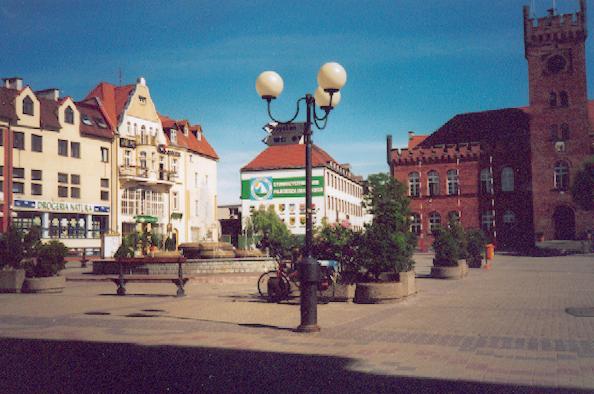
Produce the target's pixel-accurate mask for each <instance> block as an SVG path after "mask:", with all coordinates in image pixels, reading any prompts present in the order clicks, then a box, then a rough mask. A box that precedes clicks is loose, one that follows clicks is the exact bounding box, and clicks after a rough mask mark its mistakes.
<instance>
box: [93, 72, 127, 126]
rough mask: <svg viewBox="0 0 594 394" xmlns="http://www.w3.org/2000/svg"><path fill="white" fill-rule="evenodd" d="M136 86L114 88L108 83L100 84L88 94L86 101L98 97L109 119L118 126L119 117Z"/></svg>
mask: <svg viewBox="0 0 594 394" xmlns="http://www.w3.org/2000/svg"><path fill="white" fill-rule="evenodd" d="M134 86H135V85H125V86H114V85H112V84H110V83H107V82H100V83H99V84H98V85H97V86H95V88H93V90H91V91H90V92H89V94H87V97H85V100H86V99H88V98H91V97H98V98H99V99H100V100H101V104H102V105H103V108H104V110H105V112H106V114H107V116H108V117H109V120H110V122H111V124H112V125H114V126H117V124H118V121H119V116H120V115H121V113H122V111H123V109H124V106H125V105H126V102H127V101H128V97H130V93H131V92H132V90H133V89H134Z"/></svg>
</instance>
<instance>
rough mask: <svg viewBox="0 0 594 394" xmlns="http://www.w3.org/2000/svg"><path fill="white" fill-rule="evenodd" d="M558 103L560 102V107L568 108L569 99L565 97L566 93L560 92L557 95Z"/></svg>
mask: <svg viewBox="0 0 594 394" xmlns="http://www.w3.org/2000/svg"><path fill="white" fill-rule="evenodd" d="M559 101H561V106H562V107H569V97H568V96H567V92H566V91H562V92H560V93H559Z"/></svg>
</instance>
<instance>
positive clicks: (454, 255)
mask: <svg viewBox="0 0 594 394" xmlns="http://www.w3.org/2000/svg"><path fill="white" fill-rule="evenodd" d="M433 237H434V241H433V250H434V252H435V258H434V259H433V267H431V276H432V277H434V278H439V279H461V278H462V277H463V276H464V275H465V274H466V272H467V266H466V263H464V264H460V261H459V259H460V247H459V244H458V242H457V241H456V238H454V236H453V235H452V233H451V231H450V230H449V229H446V228H443V227H440V228H438V229H437V230H435V231H434V232H433ZM465 268H466V269H465Z"/></svg>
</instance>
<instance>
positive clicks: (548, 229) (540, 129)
mask: <svg viewBox="0 0 594 394" xmlns="http://www.w3.org/2000/svg"><path fill="white" fill-rule="evenodd" d="M579 5H580V9H579V11H577V12H576V13H575V14H564V15H558V14H556V12H555V10H553V9H551V10H549V13H548V15H547V16H545V17H542V18H538V19H532V18H529V15H530V9H529V7H528V6H525V7H524V46H525V56H526V60H527V61H528V76H529V95H530V108H529V110H528V112H529V113H530V116H531V119H530V148H531V173H532V194H533V216H534V231H535V233H536V234H537V236H539V235H541V234H542V236H544V238H545V239H572V238H574V237H575V236H576V235H580V234H581V233H582V232H583V231H585V230H586V229H588V228H589V227H592V225H593V224H592V222H593V219H592V216H593V215H592V213H591V212H585V211H580V210H579V209H578V208H577V207H576V206H575V204H573V202H572V198H571V193H570V192H569V188H570V187H571V183H572V182H573V179H574V177H575V173H576V172H577V171H579V170H580V169H581V167H582V164H583V163H584V161H585V160H586V159H587V157H588V156H589V154H590V153H591V152H590V150H591V146H592V137H591V136H590V135H589V133H590V124H589V121H588V95H587V87H586V58H585V48H584V44H585V41H586V37H587V26H586V2H585V0H580V2H579ZM528 160H529V159H528V158H526V161H528Z"/></svg>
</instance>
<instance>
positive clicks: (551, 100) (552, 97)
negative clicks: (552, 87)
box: [549, 92, 557, 107]
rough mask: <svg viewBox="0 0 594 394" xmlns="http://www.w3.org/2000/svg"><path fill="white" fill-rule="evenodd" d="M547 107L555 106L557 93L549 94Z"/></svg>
mask: <svg viewBox="0 0 594 394" xmlns="http://www.w3.org/2000/svg"><path fill="white" fill-rule="evenodd" d="M549 105H550V106H551V107H556V106H557V93H555V92H551V93H549Z"/></svg>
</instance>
